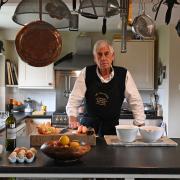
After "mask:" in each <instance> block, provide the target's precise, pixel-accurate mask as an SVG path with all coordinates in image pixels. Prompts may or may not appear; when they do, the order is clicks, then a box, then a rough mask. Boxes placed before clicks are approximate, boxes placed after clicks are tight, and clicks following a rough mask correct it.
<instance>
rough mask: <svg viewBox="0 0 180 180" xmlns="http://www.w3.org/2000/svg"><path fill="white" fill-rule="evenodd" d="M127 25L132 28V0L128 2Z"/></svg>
mask: <svg viewBox="0 0 180 180" xmlns="http://www.w3.org/2000/svg"><path fill="white" fill-rule="evenodd" d="M128 25H129V26H132V0H129V11H128Z"/></svg>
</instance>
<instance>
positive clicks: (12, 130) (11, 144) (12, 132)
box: [5, 101, 16, 151]
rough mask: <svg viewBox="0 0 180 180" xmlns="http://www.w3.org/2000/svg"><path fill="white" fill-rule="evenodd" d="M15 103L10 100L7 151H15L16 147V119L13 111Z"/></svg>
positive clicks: (7, 122)
mask: <svg viewBox="0 0 180 180" xmlns="http://www.w3.org/2000/svg"><path fill="white" fill-rule="evenodd" d="M12 109H13V104H12V102H11V101H10V104H9V107H8V110H9V117H8V118H7V119H6V143H5V145H6V151H13V150H14V149H15V147H16V119H15V117H14V116H13V113H12Z"/></svg>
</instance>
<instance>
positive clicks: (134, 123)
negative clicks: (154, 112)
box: [133, 121, 145, 127]
mask: <svg viewBox="0 0 180 180" xmlns="http://www.w3.org/2000/svg"><path fill="white" fill-rule="evenodd" d="M133 125H135V126H138V127H141V126H145V123H143V124H137V123H136V122H135V121H133Z"/></svg>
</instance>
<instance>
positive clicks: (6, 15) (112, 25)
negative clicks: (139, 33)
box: [0, 0, 180, 31]
mask: <svg viewBox="0 0 180 180" xmlns="http://www.w3.org/2000/svg"><path fill="white" fill-rule="evenodd" d="M151 1H152V0H145V2H146V7H145V10H146V14H148V15H150V16H151V17H152V19H154V16H155V13H154V12H152V7H153V4H152V3H151ZM156 1H158V0H154V1H153V2H154V3H155V2H156ZM19 2H20V0H8V2H7V3H6V4H4V5H3V6H2V7H1V9H0V30H1V29H20V28H22V26H20V25H18V24H16V23H15V22H13V21H12V16H13V14H14V11H15V9H16V6H17V5H18V3H19ZM64 2H65V3H66V4H67V5H68V7H69V9H70V10H71V9H72V0H64ZM78 2H79V1H78ZM138 2H139V0H133V19H134V17H136V16H137V15H138V14H139V13H138V11H139V10H138V9H139V8H138V7H139V4H138ZM77 7H78V6H77ZM166 11H167V6H166V5H162V6H161V8H160V11H159V14H158V18H157V21H156V22H155V23H156V25H159V24H165V22H164V19H165V13H166ZM179 19H180V5H179V6H176V7H174V8H173V10H172V17H171V22H170V23H171V24H177V22H178V20H179ZM101 28H102V18H98V20H92V19H87V18H84V17H82V16H81V15H80V16H79V30H80V31H101ZM120 28H121V20H120V16H119V15H116V16H113V17H111V18H108V19H107V31H117V30H118V29H120ZM63 30H68V29H63Z"/></svg>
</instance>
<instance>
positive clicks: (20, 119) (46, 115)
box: [0, 112, 53, 132]
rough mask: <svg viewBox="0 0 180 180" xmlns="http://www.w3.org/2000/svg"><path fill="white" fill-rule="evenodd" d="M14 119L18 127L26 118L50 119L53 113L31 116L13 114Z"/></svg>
mask: <svg viewBox="0 0 180 180" xmlns="http://www.w3.org/2000/svg"><path fill="white" fill-rule="evenodd" d="M13 115H14V117H15V118H16V125H19V124H20V123H21V122H22V121H23V120H25V119H26V118H52V115H53V112H46V113H45V114H44V115H32V113H25V112H14V113H13ZM2 131H4V128H2V129H0V132H2Z"/></svg>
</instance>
